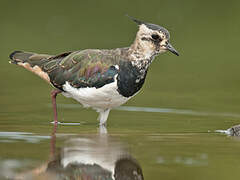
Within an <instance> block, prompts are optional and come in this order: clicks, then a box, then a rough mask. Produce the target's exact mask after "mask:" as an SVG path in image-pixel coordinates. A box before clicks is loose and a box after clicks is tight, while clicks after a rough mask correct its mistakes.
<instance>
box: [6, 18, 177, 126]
mask: <svg viewBox="0 0 240 180" xmlns="http://www.w3.org/2000/svg"><path fill="white" fill-rule="evenodd" d="M128 17H129V18H130V19H131V20H132V21H133V22H135V23H136V24H137V26H138V30H137V33H136V37H135V39H134V41H133V43H132V44H131V45H130V46H128V47H122V48H115V49H84V50H78V51H70V52H64V53H60V54H57V55H48V54H38V53H33V52H25V51H14V52H12V53H11V54H10V55H9V57H10V59H11V60H10V61H9V62H10V63H11V64H16V65H19V66H22V67H24V68H25V69H27V70H29V71H31V72H33V73H35V74H36V75H38V76H40V77H41V78H42V79H44V80H45V81H46V82H47V83H48V84H50V85H52V86H53V88H54V89H53V90H52V91H51V99H52V107H53V113H54V123H56V124H58V123H59V122H58V115H57V104H56V97H57V95H58V94H62V95H63V96H65V97H68V98H73V99H75V100H76V101H78V102H79V103H80V104H81V105H82V106H83V107H86V108H88V107H91V108H93V109H94V110H96V111H97V112H98V113H99V116H98V120H99V125H100V126H101V125H106V122H107V119H108V116H109V112H110V110H111V109H113V108H116V107H118V106H121V105H122V104H124V103H126V102H127V101H128V100H129V99H130V98H132V97H133V96H135V95H136V94H137V93H138V92H139V90H140V89H141V88H142V86H143V84H144V82H145V78H146V75H147V72H148V69H149V66H150V64H151V63H152V62H153V60H154V58H155V57H156V56H157V55H159V54H161V53H164V52H166V51H169V52H171V53H173V54H175V55H177V56H179V53H178V52H177V50H176V49H175V48H174V47H173V46H172V45H171V44H170V33H169V31H168V30H167V29H166V28H164V27H162V26H160V25H156V24H152V23H148V22H145V21H141V20H138V19H136V18H134V17H131V16H128Z"/></svg>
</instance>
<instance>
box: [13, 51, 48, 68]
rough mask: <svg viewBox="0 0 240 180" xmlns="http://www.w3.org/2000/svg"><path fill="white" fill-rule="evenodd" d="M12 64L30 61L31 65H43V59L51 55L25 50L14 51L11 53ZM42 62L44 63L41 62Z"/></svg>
mask: <svg viewBox="0 0 240 180" xmlns="http://www.w3.org/2000/svg"><path fill="white" fill-rule="evenodd" d="M9 57H10V59H11V60H10V61H9V63H11V64H18V65H19V63H20V64H21V63H29V64H30V65H31V66H34V65H38V66H41V64H43V60H44V59H47V58H49V57H51V56H50V55H47V54H36V53H32V52H23V51H14V52H12V53H11V54H10V55H9ZM41 62H42V63H41Z"/></svg>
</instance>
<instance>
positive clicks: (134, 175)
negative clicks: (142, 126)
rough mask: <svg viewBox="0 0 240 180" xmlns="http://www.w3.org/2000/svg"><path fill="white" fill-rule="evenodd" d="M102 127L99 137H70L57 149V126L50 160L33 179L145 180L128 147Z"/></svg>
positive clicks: (54, 131)
mask: <svg viewBox="0 0 240 180" xmlns="http://www.w3.org/2000/svg"><path fill="white" fill-rule="evenodd" d="M100 128H101V129H100V130H99V134H98V135H97V136H94V137H89V136H88V137H86V136H85V137H83V136H81V137H79V136H72V137H70V138H69V137H68V138H67V139H66V141H65V142H64V145H63V146H62V147H61V148H56V126H55V128H54V129H53V133H52V138H51V155H50V156H51V157H50V161H49V162H48V163H47V164H46V165H45V167H44V168H39V169H38V170H37V171H36V170H34V172H35V173H34V174H35V175H34V178H33V179H53V180H75V179H76V180H143V179H144V178H143V173H142V169H141V167H140V165H139V163H138V162H137V161H136V160H135V159H134V158H133V157H132V156H131V155H130V154H129V153H128V151H127V148H126V147H125V146H124V145H123V144H122V143H120V142H117V141H116V140H113V138H111V137H109V136H108V134H107V130H106V129H105V127H100ZM40 169H41V170H40ZM43 169H44V170H43ZM36 174H37V175H36ZM25 177H26V176H25ZM28 177H29V176H28Z"/></svg>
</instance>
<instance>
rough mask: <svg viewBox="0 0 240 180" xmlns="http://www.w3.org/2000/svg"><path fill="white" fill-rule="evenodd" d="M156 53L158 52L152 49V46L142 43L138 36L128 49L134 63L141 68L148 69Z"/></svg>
mask: <svg viewBox="0 0 240 180" xmlns="http://www.w3.org/2000/svg"><path fill="white" fill-rule="evenodd" d="M156 55H157V54H156V53H155V51H153V50H152V48H150V47H146V46H144V45H143V44H141V42H140V40H139V39H138V38H136V39H135V41H134V42H133V44H132V45H131V46H130V47H129V49H128V57H129V58H130V60H131V62H132V64H133V65H134V66H137V67H138V68H139V69H146V70H147V69H148V67H149V65H150V64H151V63H152V61H153V59H154V57H155V56H156Z"/></svg>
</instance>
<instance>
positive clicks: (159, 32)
mask: <svg viewBox="0 0 240 180" xmlns="http://www.w3.org/2000/svg"><path fill="white" fill-rule="evenodd" d="M128 17H129V18H130V19H132V20H133V21H134V22H135V23H137V24H138V25H139V30H138V32H137V36H136V41H137V44H139V45H140V47H141V49H142V51H145V53H149V54H159V53H163V52H166V51H170V52H172V53H173V54H175V55H177V56H179V53H178V52H177V50H176V49H175V48H174V47H173V46H172V45H171V44H170V42H169V41H170V34H169V32H168V30H167V29H165V28H164V27H161V26H159V25H156V24H150V23H146V22H143V21H140V20H137V19H135V18H133V17H130V16H128Z"/></svg>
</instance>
